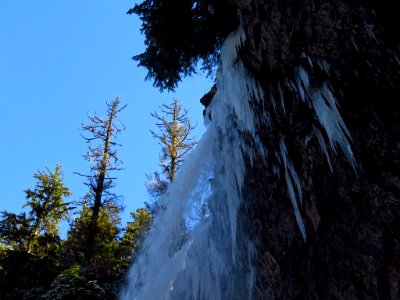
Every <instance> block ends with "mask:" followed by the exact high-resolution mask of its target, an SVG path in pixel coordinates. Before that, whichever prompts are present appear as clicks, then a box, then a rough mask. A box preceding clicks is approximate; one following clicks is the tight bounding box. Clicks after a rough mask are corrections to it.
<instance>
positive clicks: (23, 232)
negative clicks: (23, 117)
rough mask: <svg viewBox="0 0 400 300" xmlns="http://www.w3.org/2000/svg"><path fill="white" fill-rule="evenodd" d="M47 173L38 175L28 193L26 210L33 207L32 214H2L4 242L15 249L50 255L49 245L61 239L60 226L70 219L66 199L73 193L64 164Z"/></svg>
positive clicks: (26, 191)
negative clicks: (64, 170)
mask: <svg viewBox="0 0 400 300" xmlns="http://www.w3.org/2000/svg"><path fill="white" fill-rule="evenodd" d="M46 171H47V173H46V172H41V171H39V172H37V173H35V174H34V178H35V179H37V183H36V186H35V188H34V189H27V190H25V194H26V199H27V203H26V204H25V205H24V206H23V207H27V208H30V210H29V212H28V214H26V213H21V214H19V215H17V214H14V213H10V212H5V211H4V212H2V216H3V218H2V220H1V221H0V236H1V242H2V243H4V244H5V245H7V246H9V247H10V248H11V249H14V250H22V251H26V252H29V253H32V254H35V255H46V250H45V249H46V248H47V247H48V246H49V245H48V242H50V241H51V240H52V241H56V240H57V239H59V237H58V235H59V224H60V222H61V220H67V218H68V213H69V210H70V209H71V207H70V203H67V202H65V201H64V197H68V196H70V195H71V192H70V190H69V189H68V188H67V187H65V186H64V180H63V177H62V172H61V166H60V165H56V168H55V171H54V172H52V171H51V170H49V169H46Z"/></svg>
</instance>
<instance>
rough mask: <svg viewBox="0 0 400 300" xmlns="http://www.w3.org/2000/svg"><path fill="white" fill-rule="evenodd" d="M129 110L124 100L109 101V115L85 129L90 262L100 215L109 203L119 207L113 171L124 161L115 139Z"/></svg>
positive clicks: (93, 118)
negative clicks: (114, 189) (120, 118)
mask: <svg viewBox="0 0 400 300" xmlns="http://www.w3.org/2000/svg"><path fill="white" fill-rule="evenodd" d="M125 107H126V105H122V106H121V97H117V98H116V99H115V100H113V101H111V102H107V116H106V117H105V118H102V117H100V116H98V115H95V116H90V115H89V123H88V124H86V125H83V126H82V129H83V131H84V134H82V137H83V139H84V140H85V141H86V143H87V144H88V152H87V154H86V155H84V158H85V159H86V160H87V161H88V162H89V163H90V171H91V172H90V174H89V175H82V174H80V173H78V174H79V175H81V176H84V177H86V178H87V183H86V185H87V186H88V187H89V193H88V196H87V200H88V202H89V206H90V222H89V224H88V230H87V240H86V250H85V253H84V256H85V258H86V260H87V261H88V262H89V261H90V260H91V258H92V257H93V255H94V252H95V244H96V240H98V235H99V233H100V230H99V221H100V212H101V209H102V208H103V207H104V205H105V204H106V203H114V204H113V205H111V206H114V207H117V206H118V205H117V204H116V200H117V198H118V197H117V196H116V195H115V194H114V193H112V192H111V191H110V189H111V188H112V187H113V186H114V183H113V180H114V179H115V178H114V177H112V176H111V174H110V173H111V172H113V171H117V170H121V164H122V162H121V160H120V159H119V158H118V155H117V154H118V150H117V147H119V146H121V145H120V144H118V143H117V142H116V138H117V136H118V134H119V133H121V131H123V130H124V129H125V128H124V126H123V125H122V124H121V123H120V122H119V120H118V114H119V113H120V112H121V111H122V110H123V109H124V108H125Z"/></svg>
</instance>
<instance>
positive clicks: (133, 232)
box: [120, 208, 151, 269]
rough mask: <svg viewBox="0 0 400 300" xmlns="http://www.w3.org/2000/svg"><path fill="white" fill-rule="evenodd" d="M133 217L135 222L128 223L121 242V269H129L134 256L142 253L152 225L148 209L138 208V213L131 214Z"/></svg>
mask: <svg viewBox="0 0 400 300" xmlns="http://www.w3.org/2000/svg"><path fill="white" fill-rule="evenodd" d="M131 217H132V219H133V221H132V222H128V223H127V226H126V228H125V233H124V235H123V237H122V239H121V241H120V247H121V248H120V250H121V269H124V268H127V267H128V266H129V263H130V262H131V260H132V255H133V254H134V253H137V252H138V251H140V248H141V246H142V243H143V241H144V238H145V237H146V235H147V233H148V231H149V229H150V225H151V214H150V211H149V210H148V209H146V208H138V209H137V210H136V212H131Z"/></svg>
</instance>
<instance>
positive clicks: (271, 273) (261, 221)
mask: <svg viewBox="0 0 400 300" xmlns="http://www.w3.org/2000/svg"><path fill="white" fill-rule="evenodd" d="M232 2H234V3H235V4H236V5H237V6H238V9H239V12H240V14H241V18H242V22H243V26H244V30H245V32H246V37H247V39H246V41H245V43H244V45H243V47H242V48H241V50H240V55H241V57H242V59H243V61H244V64H245V66H246V67H247V69H248V70H249V72H250V73H251V74H252V75H253V76H254V77H255V78H256V79H257V80H258V81H259V82H260V85H261V86H262V88H263V90H264V94H265V98H264V99H263V101H261V102H257V101H255V102H254V106H255V109H256V111H257V112H258V113H259V120H261V121H260V124H259V126H258V132H257V133H258V135H259V136H260V137H261V141H262V143H263V145H264V147H265V149H266V150H267V155H266V156H264V155H261V154H260V155H259V156H258V158H257V159H256V161H255V162H254V163H253V164H251V163H250V162H249V163H248V165H247V174H246V177H245V184H244V188H243V191H242V193H243V195H244V201H243V203H244V204H243V205H242V207H241V210H240V213H239V219H238V222H239V231H238V232H239V233H238V235H239V236H247V237H250V239H251V240H252V242H253V243H254V245H255V248H256V251H255V255H254V258H253V261H254V265H255V267H256V277H255V288H254V297H255V298H256V299H399V298H400V291H399V282H400V262H399V253H400V243H399V239H400V123H399V120H400V115H399V111H398V109H397V102H398V101H399V99H400V91H399V89H400V79H399V78H400V62H399V59H398V57H400V55H399V45H400V43H399V41H400V36H399V35H398V34H396V33H395V30H394V28H400V26H399V25H400V24H399V23H400V18H397V19H396V16H395V15H394V11H395V10H394V8H393V7H391V6H393V5H392V4H390V3H389V2H387V1H383V2H379V3H375V2H372V1H308V0H305V1H289V0H288V1H261V0H256V1H239V0H232ZM322 61H324V62H326V63H327V65H328V66H329V67H326V68H325V67H323V66H321V64H322V63H321V62H322ZM318 65H319V67H318ZM300 66H301V67H303V68H304V69H305V70H306V71H307V72H308V74H309V76H310V86H311V88H317V87H319V86H321V84H323V83H327V84H328V85H329V87H330V89H331V90H332V92H333V94H334V96H335V98H336V100H337V102H338V106H339V107H340V108H339V109H340V113H341V116H342V118H343V120H344V122H345V124H346V126H347V128H348V129H349V132H350V135H351V147H352V151H353V153H354V158H355V161H356V165H357V166H356V169H355V170H354V169H353V168H352V167H351V165H350V164H349V162H348V161H347V160H346V158H345V155H344V154H343V152H342V151H341V149H340V148H339V147H336V148H337V149H333V148H332V146H331V145H329V144H328V150H327V151H328V154H329V157H330V160H331V165H332V171H331V170H330V167H329V164H328V162H327V158H326V156H325V155H324V153H323V151H322V150H321V146H320V144H319V142H318V138H317V136H316V135H315V129H314V128H319V129H321V132H323V130H322V128H320V127H321V126H320V124H319V123H318V121H317V120H316V118H315V115H314V114H313V111H312V109H311V108H310V105H308V104H307V103H306V102H305V101H303V100H302V99H301V97H300V95H299V90H298V89H297V88H296V87H294V86H293V85H291V84H290V82H294V81H295V80H296V76H297V75H296V72H297V70H298V67H300ZM271 99H279V101H275V102H276V103H273V101H271ZM282 104H284V105H282ZM265 112H268V114H270V117H269V118H268V119H266V118H265V117H263V116H264V115H265ZM282 136H284V137H285V142H286V147H287V152H288V156H289V157H290V159H291V161H292V163H293V166H294V169H295V170H296V171H297V174H298V175H299V180H300V183H301V190H302V201H303V202H302V205H300V213H301V215H302V219H303V222H304V225H305V229H306V233H307V238H306V240H303V238H302V236H301V234H300V231H299V229H298V226H297V224H296V219H295V215H294V212H293V206H292V204H291V201H290V199H289V196H288V191H287V188H286V185H285V184H283V183H282V182H283V181H282V180H283V177H284V173H283V170H282V166H281V165H282V164H281V163H280V162H279V160H278V159H277V157H276V155H275V153H277V152H278V151H279V140H280V137H282ZM323 137H324V138H325V139H326V135H325V133H323Z"/></svg>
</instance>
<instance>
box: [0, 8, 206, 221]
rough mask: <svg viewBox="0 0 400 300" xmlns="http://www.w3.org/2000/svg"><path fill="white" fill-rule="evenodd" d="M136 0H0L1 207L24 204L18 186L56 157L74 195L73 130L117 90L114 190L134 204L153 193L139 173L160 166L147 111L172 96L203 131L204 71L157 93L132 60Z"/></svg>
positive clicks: (78, 143) (77, 167) (78, 185)
mask: <svg viewBox="0 0 400 300" xmlns="http://www.w3.org/2000/svg"><path fill="white" fill-rule="evenodd" d="M133 5H134V2H133V1H127V0H119V1H111V0H84V1H82V0H68V1H57V0H35V1H17V0H1V1H0V103H1V106H0V111H1V117H0V128H1V142H0V146H1V147H0V155H1V161H2V164H1V173H0V190H1V196H0V197H1V198H0V210H8V211H12V212H16V213H18V212H20V211H21V206H22V205H23V204H24V202H25V198H24V193H23V190H24V189H26V188H33V187H34V180H33V177H32V176H33V174H34V173H35V172H36V171H37V170H43V169H44V168H45V167H49V168H50V169H54V167H55V165H56V163H60V164H61V166H62V169H63V171H64V178H65V183H66V185H67V186H68V187H69V188H70V189H71V191H72V193H73V196H72V197H71V198H70V200H75V199H80V198H82V197H83V196H84V194H85V192H86V186H84V185H83V183H82V181H83V179H82V178H81V177H79V176H77V175H74V174H73V172H74V171H78V172H81V173H85V172H86V171H87V170H88V164H87V162H86V161H84V159H83V158H82V155H83V154H84V153H85V152H86V150H87V149H86V145H85V143H84V141H83V140H82V138H81V137H80V135H79V128H80V126H81V124H82V123H84V122H86V120H87V114H88V113H94V112H97V113H98V114H100V115H102V114H103V115H104V113H103V112H104V111H105V101H108V100H113V99H114V98H115V97H116V96H118V95H120V96H122V101H123V103H127V104H128V107H127V108H126V109H125V110H124V111H123V112H122V113H121V114H120V119H121V120H122V121H123V123H124V124H125V125H126V128H127V129H126V131H125V132H123V133H122V135H121V137H120V140H119V141H120V142H121V143H122V144H123V147H122V148H121V150H120V158H121V159H122V160H123V162H124V168H125V170H124V171H120V172H119V173H118V175H117V176H118V180H117V182H116V184H117V188H116V189H115V192H116V193H117V194H120V195H122V196H123V197H124V204H125V205H126V210H125V212H124V214H123V220H124V221H127V216H128V214H129V212H130V211H133V210H135V209H136V208H138V207H142V206H143V202H144V201H148V199H149V196H148V195H147V192H146V190H145V187H144V182H145V174H147V173H151V172H153V171H157V170H158V157H159V153H160V147H159V145H158V144H157V142H156V141H155V140H154V139H153V138H152V137H151V135H150V133H149V129H151V128H152V129H154V128H155V127H154V120H153V119H152V118H151V117H150V112H151V111H154V110H157V107H158V106H159V105H160V104H161V103H168V102H170V101H171V100H172V99H173V98H174V97H177V98H178V99H180V100H181V102H182V103H183V104H184V106H185V107H187V108H189V109H190V117H191V119H192V120H193V121H195V122H198V128H197V130H196V131H195V135H196V138H197V139H199V138H200V137H201V134H202V132H203V131H204V126H203V121H202V106H201V104H200V103H199V99H200V97H201V96H202V95H203V94H204V93H206V92H207V91H208V90H209V88H210V87H211V85H212V82H211V80H210V79H205V78H204V77H201V76H199V77H194V78H188V79H186V80H185V81H184V82H183V83H182V84H181V85H180V87H179V88H178V89H177V91H176V93H162V94H161V93H160V92H159V91H158V90H157V89H156V88H154V87H153V86H152V83H151V82H149V81H144V78H145V75H146V70H144V69H143V68H138V67H137V66H136V65H137V64H136V62H134V61H132V60H131V59H130V58H131V57H132V56H133V55H135V54H138V53H141V52H142V51H143V50H144V44H143V37H142V36H141V34H140V31H139V29H140V21H139V20H138V18H137V17H136V16H133V15H127V14H126V11H127V10H128V9H129V8H131V7H132V6H133Z"/></svg>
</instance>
